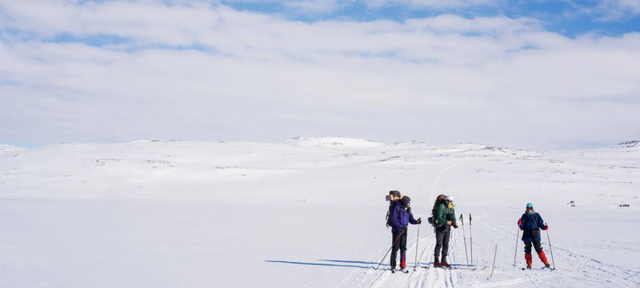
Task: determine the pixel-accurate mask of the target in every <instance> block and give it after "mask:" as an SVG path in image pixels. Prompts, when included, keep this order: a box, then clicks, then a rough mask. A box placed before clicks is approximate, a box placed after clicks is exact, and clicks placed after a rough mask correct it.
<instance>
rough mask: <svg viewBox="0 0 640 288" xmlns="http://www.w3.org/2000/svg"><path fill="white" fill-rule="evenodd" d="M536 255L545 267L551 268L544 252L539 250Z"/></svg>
mask: <svg viewBox="0 0 640 288" xmlns="http://www.w3.org/2000/svg"><path fill="white" fill-rule="evenodd" d="M538 257H540V260H541V261H542V263H544V266H545V267H547V268H551V265H549V261H548V260H547V255H545V254H544V251H540V253H538Z"/></svg>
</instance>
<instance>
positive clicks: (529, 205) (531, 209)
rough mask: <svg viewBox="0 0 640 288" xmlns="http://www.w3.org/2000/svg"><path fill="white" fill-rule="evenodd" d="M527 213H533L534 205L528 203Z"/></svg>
mask: <svg viewBox="0 0 640 288" xmlns="http://www.w3.org/2000/svg"><path fill="white" fill-rule="evenodd" d="M527 213H530V214H531V213H533V203H527Z"/></svg>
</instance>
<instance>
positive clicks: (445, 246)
mask: <svg viewBox="0 0 640 288" xmlns="http://www.w3.org/2000/svg"><path fill="white" fill-rule="evenodd" d="M449 236H451V227H449V226H446V225H445V226H442V227H437V228H436V249H435V251H433V255H434V256H435V259H438V257H439V256H440V249H442V261H445V260H446V259H447V254H449ZM434 261H435V260H434Z"/></svg>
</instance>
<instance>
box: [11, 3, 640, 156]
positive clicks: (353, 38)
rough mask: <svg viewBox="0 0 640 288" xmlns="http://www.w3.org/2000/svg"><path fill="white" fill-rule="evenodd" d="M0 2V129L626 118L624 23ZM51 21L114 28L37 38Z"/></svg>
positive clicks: (417, 126)
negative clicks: (597, 25) (618, 32)
mask: <svg viewBox="0 0 640 288" xmlns="http://www.w3.org/2000/svg"><path fill="white" fill-rule="evenodd" d="M0 3H2V4H1V5H2V10H3V11H5V12H4V13H5V14H4V15H5V16H3V18H2V19H3V21H2V22H0V23H4V24H3V25H4V26H3V29H4V28H11V29H13V30H20V31H22V32H24V33H27V34H29V35H35V37H31V38H29V39H24V38H15V37H9V36H10V34H7V33H8V32H4V35H9V36H7V37H3V38H2V39H4V40H2V41H0V63H3V65H0V101H2V103H3V108H2V109H1V110H0V138H1V139H18V140H20V142H27V141H31V142H37V143H42V142H49V141H92V140H96V139H98V140H101V139H114V140H130V139H137V138H148V137H157V138H181V139H193V140H218V139H231V140H233V139H242V140H282V139H286V138H289V137H293V136H296V135H338V136H352V137H369V138H375V139H379V140H385V141H399V140H405V139H418V140H426V141H429V142H435V143H438V142H440V143H446V142H458V141H476V142H483V143H488V144H498V145H512V146H517V147H524V148H531V147H533V148H540V147H542V148H546V147H556V146H559V145H564V144H563V143H575V142H578V141H585V142H601V143H605V142H606V143H613V142H618V141H620V140H625V139H627V138H636V137H637V135H634V134H633V133H636V131H638V128H640V121H639V120H638V119H637V116H636V115H638V114H639V113H640V84H639V83H640V67H638V65H635V63H640V34H637V33H629V34H626V35H624V36H621V37H601V36H593V35H585V36H582V37H578V38H577V39H571V38H567V37H564V36H561V35H558V34H555V33H550V32H547V31H544V30H543V29H542V28H541V27H540V25H539V23H538V22H537V21H535V20H532V19H526V18H522V19H511V18H506V17H489V18H481V17H479V18H474V19H465V18H462V17H458V16H453V15H443V16H438V17H434V18H427V19H415V20H410V21H406V22H405V23H398V22H392V21H372V22H350V21H321V22H316V23H304V22H297V21H288V20H284V19H281V18H278V17H276V16H268V15H262V14H257V13H250V12H239V11H236V10H233V9H230V8H228V7H225V6H221V5H210V4H207V3H196V4H184V5H165V4H159V3H157V2H131V1H128V2H110V3H88V4H83V5H78V4H69V2H68V3H66V4H64V5H61V4H60V3H58V2H46V3H45V4H42V6H38V5H34V3H35V2H32V1H20V2H0ZM40 9H44V11H45V12H42V11H41V10H40ZM47 11H49V12H47ZM7 15H8V16H7ZM0 30H1V29H0ZM61 34H71V35H74V36H75V37H88V38H91V37H93V36H96V35H109V36H117V37H122V38H129V39H130V42H126V43H121V44H118V45H115V46H109V45H107V46H100V47H93V46H91V45H88V44H87V43H82V42H80V43H59V42H52V41H50V40H51V39H54V38H55V36H56V35H61ZM87 41H89V40H87ZM89 44H90V43H89ZM193 45H197V46H193ZM167 47H168V48H167ZM189 47H192V48H189ZM193 47H195V48H193ZM185 48H186V49H185ZM200 48H202V49H200ZM24 139H27V140H24Z"/></svg>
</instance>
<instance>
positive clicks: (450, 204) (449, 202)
mask: <svg viewBox="0 0 640 288" xmlns="http://www.w3.org/2000/svg"><path fill="white" fill-rule="evenodd" d="M446 199H447V206H449V208H453V196H451V195H447V198H446Z"/></svg>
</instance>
